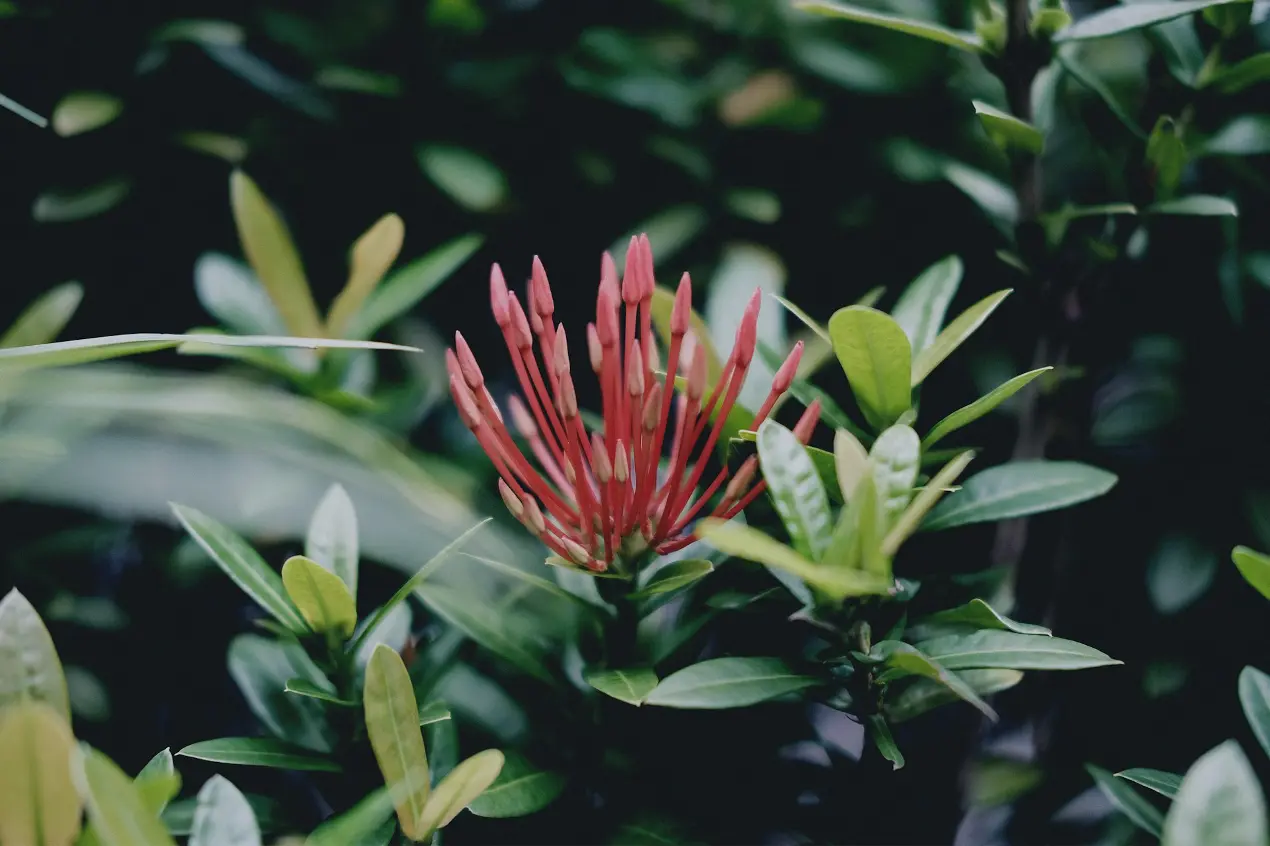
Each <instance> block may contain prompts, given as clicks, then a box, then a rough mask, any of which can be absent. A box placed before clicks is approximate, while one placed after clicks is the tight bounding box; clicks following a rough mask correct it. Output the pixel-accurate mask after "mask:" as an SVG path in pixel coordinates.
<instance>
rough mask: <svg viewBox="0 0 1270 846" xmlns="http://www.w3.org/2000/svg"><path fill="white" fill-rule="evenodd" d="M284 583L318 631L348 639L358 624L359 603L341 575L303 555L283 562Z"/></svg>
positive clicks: (309, 622)
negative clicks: (332, 633) (355, 600)
mask: <svg viewBox="0 0 1270 846" xmlns="http://www.w3.org/2000/svg"><path fill="white" fill-rule="evenodd" d="M282 585H283V587H285V588H286V590H287V596H289V597H290V598H291V601H292V602H293V603H295V607H296V608H298V609H299V610H300V614H301V615H302V616H303V617H304V619H305V622H307V623H308V624H309V627H310V628H312V629H313V631H315V632H335V633H336V634H338V635H340V636H341V637H344V638H347V637H348V636H349V635H351V634H352V633H353V629H354V628H356V627H357V603H355V602H354V601H353V596H352V594H350V593H349V592H348V587H346V586H345V584H344V582H343V581H342V580H341V579H340V577H339V576H337V575H335V574H334V573H332V572H330V571H329V570H326V569H324V568H323V567H322V565H321V564H318V563H317V562H316V561H313V560H311V559H309V558H305V557H304V556H303V555H293V556H291V557H290V558H288V559H287V560H286V563H284V564H283V565H282Z"/></svg>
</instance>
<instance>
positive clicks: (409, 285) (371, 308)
mask: <svg viewBox="0 0 1270 846" xmlns="http://www.w3.org/2000/svg"><path fill="white" fill-rule="evenodd" d="M484 242H485V236H483V235H477V234H468V235H463V236H460V237H458V238H455V239H453V240H452V241H447V242H445V243H444V244H442V245H441V246H439V247H437V248H435V249H433V250H432V251H431V252H429V253H427V254H426V255H424V256H422V257H421V258H417V259H415V260H414V261H412V262H410V263H409V264H406V265H405V266H404V267H401V268H399V269H397V270H395V271H393V272H392V273H390V274H388V277H387V278H386V279H384V280H383V281H382V282H380V283H379V285H378V286H377V287H376V288H375V290H374V291H372V292H371V293H370V295H369V296H368V297H367V298H366V302H365V303H364V304H363V305H362V307H361V308H360V309H358V311H357V313H356V314H354V315H353V316H352V318H350V320H349V324H348V328H347V329H346V330H345V332H344V334H345V336H346V337H349V338H369V337H370V336H372V335H374V334H375V333H376V332H378V331H379V330H380V329H381V328H382V327H383V326H385V325H386V324H388V323H390V322H392V321H393V320H396V319H397V318H398V317H401V316H402V315H404V314H405V313H406V312H408V311H410V309H412V308H414V307H415V306H416V305H417V304H418V303H419V301H420V300H422V299H423V298H424V297H426V296H427V295H428V294H430V293H432V291H434V290H435V289H436V288H437V286H438V285H440V284H441V283H442V282H444V281H445V280H446V279H449V278H450V276H452V275H453V274H454V272H455V271H456V270H458V269H459V268H460V267H462V266H463V264H464V263H465V262H466V261H467V260H468V259H469V258H471V257H472V254H473V253H475V252H476V251H477V250H478V249H480V247H481V244H483V243H484Z"/></svg>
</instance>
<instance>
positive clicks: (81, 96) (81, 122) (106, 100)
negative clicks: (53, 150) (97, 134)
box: [52, 91, 123, 138]
mask: <svg viewBox="0 0 1270 846" xmlns="http://www.w3.org/2000/svg"><path fill="white" fill-rule="evenodd" d="M122 111H123V101H122V100H120V99H119V98H118V97H115V96H112V95H110V94H106V93H104V92H101V91H76V92H75V93H73V94H67V95H66V96H65V97H63V98H62V100H61V102H59V103H58V104H57V106H56V107H55V108H54V109H53V120H52V123H53V131H54V132H56V133H57V134H58V135H60V136H62V137H63V138H68V137H70V136H71V135H79V134H81V133H84V132H91V131H92V130H94V129H99V128H101V127H103V126H105V125H106V124H108V123H110V122H111V121H113V120H114V119H115V118H117V117H119V114H120V113H121V112H122Z"/></svg>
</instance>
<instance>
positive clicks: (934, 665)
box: [869, 640, 997, 722]
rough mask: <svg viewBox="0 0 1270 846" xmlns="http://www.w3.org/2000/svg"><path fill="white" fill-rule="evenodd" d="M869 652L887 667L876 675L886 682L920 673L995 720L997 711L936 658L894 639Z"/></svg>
mask: <svg viewBox="0 0 1270 846" xmlns="http://www.w3.org/2000/svg"><path fill="white" fill-rule="evenodd" d="M869 654H870V657H874V656H877V657H880V658H882V659H883V665H884V666H885V667H887V668H888V670H887V671H886V672H885V673H883V674H882V677H880V678H879V681H890V680H891V679H892V678H898V677H902V676H907V675H918V676H923V677H925V678H928V679H931V680H932V681H935V682H938V683H939V684H942V685H943V686H944V687H946V688H948V689H949V690H950V691H952V692H953V693H954V694H955V695H956V696H957V697H958V698H960V699H962V700H964V701H966V702H969V703H970V704H971V705H973V706H975V708H977V709H978V710H979V712H980V713H982V714H983V715H984V716H985V717H987V718H988V719H990V720H992V721H993V722H996V720H997V712H996V711H994V710H992V708H991V706H989V705H988V703H987V702H984V701H983V700H982V699H980V698H979V695H978V694H977V693H975V691H974V688H972V687H971V686H970V685H968V684H966V682H965V680H963V679H962V678H960V677H959V676H958V675H957V674H956V673H953V672H951V671H949V670H948V669H947V668H945V667H943V666H942V665H941V664H940V663H939V662H938V661H936V660H935V659H933V658H931V657H930V656H929V655H926V654H924V653H923V652H922V651H921V650H920V649H918V648H917V647H915V646H913V645H912V644H908V643H902V642H900V641H897V640H884V641H882V642H880V643H877V644H874V646H873V651H872V652H870V653H869Z"/></svg>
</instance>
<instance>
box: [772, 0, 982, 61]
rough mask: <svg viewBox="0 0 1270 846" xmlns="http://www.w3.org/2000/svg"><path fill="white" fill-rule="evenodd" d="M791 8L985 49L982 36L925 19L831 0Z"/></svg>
mask: <svg viewBox="0 0 1270 846" xmlns="http://www.w3.org/2000/svg"><path fill="white" fill-rule="evenodd" d="M794 8H796V9H801V10H803V11H805V12H812V13H814V14H818V15H825V16H826V17H831V18H842V19H844V20H849V21H855V22H856V23H862V24H868V25H869V26H877V27H881V28H883V29H890V30H894V31H895V32H902V33H904V34H905V35H912V36H915V37H917V38H924V39H925V40H927V41H935V42H937V43H939V44H946V45H948V46H949V47H957V48H959V49H961V50H969V51H970V52H972V53H978V52H980V51H981V50H983V49H984V44H983V39H982V38H980V37H979V36H978V35H977V34H975V33H973V32H963V31H961V30H955V29H949V28H948V27H945V26H940V25H939V24H934V23H928V22H926V21H918V20H913V19H911V18H900V17H896V16H894V15H887V14H883V13H881V12H875V11H873V10H872V9H866V8H864V7H862V6H851V5H848V4H846V3H838V2H831V0H796V2H795V3H794Z"/></svg>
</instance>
